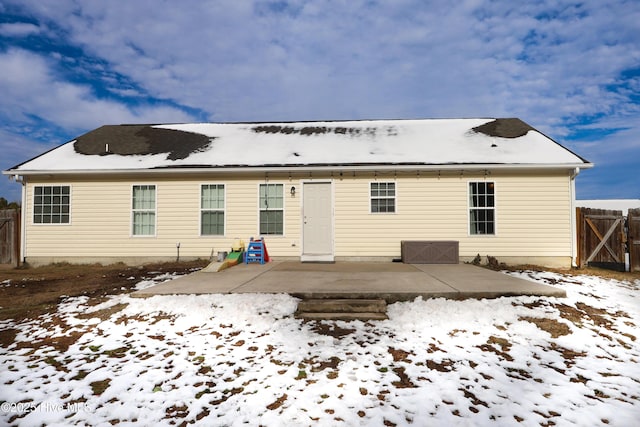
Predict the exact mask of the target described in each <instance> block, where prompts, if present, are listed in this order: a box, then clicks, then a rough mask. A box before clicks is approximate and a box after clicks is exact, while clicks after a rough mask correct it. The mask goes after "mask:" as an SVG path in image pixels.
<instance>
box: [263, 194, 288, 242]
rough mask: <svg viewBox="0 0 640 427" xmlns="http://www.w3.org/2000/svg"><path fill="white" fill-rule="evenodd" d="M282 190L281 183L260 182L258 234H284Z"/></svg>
mask: <svg viewBox="0 0 640 427" xmlns="http://www.w3.org/2000/svg"><path fill="white" fill-rule="evenodd" d="M283 191H284V186H283V184H260V234H262V235H265V234H271V235H274V234H275V235H282V234H284V193H283Z"/></svg>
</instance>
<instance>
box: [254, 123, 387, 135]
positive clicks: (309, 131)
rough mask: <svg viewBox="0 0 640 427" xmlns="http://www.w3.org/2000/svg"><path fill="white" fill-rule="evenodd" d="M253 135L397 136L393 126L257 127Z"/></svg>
mask: <svg viewBox="0 0 640 427" xmlns="http://www.w3.org/2000/svg"><path fill="white" fill-rule="evenodd" d="M251 130H253V131H254V132H255V133H270V134H276V133H279V134H283V135H291V134H297V135H305V136H311V135H325V134H331V133H335V134H337V135H349V136H352V137H356V136H368V137H375V136H376V135H377V134H378V132H379V131H380V132H383V133H386V134H387V135H390V136H395V135H397V134H398V129H397V128H396V127H395V126H385V127H373V126H370V127H366V128H358V127H344V126H336V127H331V126H302V127H295V126H287V125H268V124H264V125H259V126H254V127H252V128H251Z"/></svg>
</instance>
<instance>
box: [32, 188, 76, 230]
mask: <svg viewBox="0 0 640 427" xmlns="http://www.w3.org/2000/svg"><path fill="white" fill-rule="evenodd" d="M70 201H71V187H70V186H68V185H48V186H40V185H38V186H35V187H34V189H33V223H34V224H69V222H70V221H69V220H70V216H69V215H70V214H69V213H70Z"/></svg>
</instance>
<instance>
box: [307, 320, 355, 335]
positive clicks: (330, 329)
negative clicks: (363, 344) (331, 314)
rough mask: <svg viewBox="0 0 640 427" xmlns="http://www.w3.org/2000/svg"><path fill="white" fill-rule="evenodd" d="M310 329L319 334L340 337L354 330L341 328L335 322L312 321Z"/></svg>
mask: <svg viewBox="0 0 640 427" xmlns="http://www.w3.org/2000/svg"><path fill="white" fill-rule="evenodd" d="M311 330H313V332H315V333H317V334H320V335H328V336H330V337H334V338H342V337H344V336H346V335H349V334H352V333H354V332H355V329H350V328H341V327H340V326H338V325H336V324H335V323H331V324H330V323H324V322H314V324H313V326H312V328H311Z"/></svg>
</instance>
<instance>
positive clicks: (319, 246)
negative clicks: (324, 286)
mask: <svg viewBox="0 0 640 427" xmlns="http://www.w3.org/2000/svg"><path fill="white" fill-rule="evenodd" d="M302 185H303V187H302V261H333V200H332V196H331V194H332V192H331V183H330V182H305V183H303V184H302Z"/></svg>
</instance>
